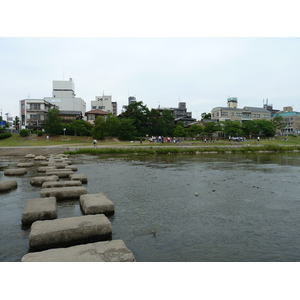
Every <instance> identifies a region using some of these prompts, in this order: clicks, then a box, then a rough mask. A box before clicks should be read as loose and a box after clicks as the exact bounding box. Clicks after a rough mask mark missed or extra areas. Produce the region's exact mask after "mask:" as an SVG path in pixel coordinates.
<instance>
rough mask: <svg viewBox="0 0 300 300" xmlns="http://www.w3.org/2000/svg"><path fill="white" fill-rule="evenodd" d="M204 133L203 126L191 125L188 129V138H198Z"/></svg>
mask: <svg viewBox="0 0 300 300" xmlns="http://www.w3.org/2000/svg"><path fill="white" fill-rule="evenodd" d="M203 131H204V128H203V126H200V125H196V124H194V125H191V126H190V127H189V128H187V129H186V133H187V136H190V137H196V136H199V135H202V133H203Z"/></svg>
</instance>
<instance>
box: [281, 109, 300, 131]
mask: <svg viewBox="0 0 300 300" xmlns="http://www.w3.org/2000/svg"><path fill="white" fill-rule="evenodd" d="M276 116H281V117H282V118H283V123H284V127H283V128H282V129H281V135H289V134H295V135H300V112H297V111H293V108H292V107H291V106H286V107H284V108H283V110H282V111H279V112H278V113H276Z"/></svg>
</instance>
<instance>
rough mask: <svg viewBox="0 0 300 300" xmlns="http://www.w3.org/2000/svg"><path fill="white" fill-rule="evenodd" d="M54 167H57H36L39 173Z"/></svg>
mask: <svg viewBox="0 0 300 300" xmlns="http://www.w3.org/2000/svg"><path fill="white" fill-rule="evenodd" d="M55 169H57V168H56V167H54V166H53V167H44V166H43V167H38V169H37V171H38V172H39V173H46V171H47V170H55Z"/></svg>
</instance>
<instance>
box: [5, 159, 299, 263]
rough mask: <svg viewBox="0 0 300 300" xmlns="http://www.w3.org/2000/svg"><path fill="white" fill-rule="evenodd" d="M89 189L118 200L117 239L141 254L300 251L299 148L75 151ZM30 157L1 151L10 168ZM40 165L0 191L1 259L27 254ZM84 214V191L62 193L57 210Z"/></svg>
mask: <svg viewBox="0 0 300 300" xmlns="http://www.w3.org/2000/svg"><path fill="white" fill-rule="evenodd" d="M70 159H71V160H72V161H73V164H75V165H76V166H77V168H78V171H77V172H78V173H84V174H86V175H87V177H88V183H87V184H86V185H85V186H86V188H87V191H88V193H98V192H102V193H104V194H106V196H107V197H108V198H109V199H110V200H112V201H113V203H114V205H115V214H114V216H113V217H110V221H111V222H112V232H113V239H122V240H123V241H124V242H125V244H126V246H127V247H128V248H129V249H130V250H131V251H132V252H133V254H134V255H135V257H136V260H137V261H138V262H167V261H168V262H179V261H182V262H189V261H192V262H221V261H229V262H233V261H240V262H243V261H257V262H261V261H300V231H299V227H300V226H299V222H300V188H299V183H300V155H299V154H298V153H284V154H278V153H277V154H275V153H274V154H273V153H267V154H266V153H259V154H201V155H173V156H138V157H137V156H115V157H111V156H110V157H108V156H106V157H104V156H102V157H97V156H83V155H76V156H71V158H70ZM20 161H25V158H22V159H21V158H18V160H17V161H16V160H15V158H9V157H2V158H0V180H5V179H11V177H9V178H8V177H6V176H4V174H3V171H4V170H5V169H6V168H9V167H10V168H12V167H16V165H17V163H18V162H20ZM38 166H39V164H38V163H36V166H35V167H32V168H29V169H28V173H27V174H25V175H23V176H19V177H15V178H16V179H17V181H18V188H17V189H15V190H12V191H10V192H7V193H2V194H0V228H1V232H0V261H20V260H21V258H22V256H23V255H24V254H26V253H27V251H28V235H29V230H28V229H24V228H22V226H21V215H22V211H23V209H24V207H25V205H26V202H27V200H28V199H31V198H38V197H39V191H40V187H33V186H31V185H30V179H31V177H33V176H41V175H40V174H38V173H37V171H36V170H37V167H38ZM79 215H81V211H80V207H79V202H78V201H77V200H70V201H68V200H67V201H60V202H58V218H62V217H71V216H79Z"/></svg>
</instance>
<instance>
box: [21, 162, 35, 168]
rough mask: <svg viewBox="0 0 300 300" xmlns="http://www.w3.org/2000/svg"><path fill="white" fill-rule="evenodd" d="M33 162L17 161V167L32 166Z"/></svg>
mask: <svg viewBox="0 0 300 300" xmlns="http://www.w3.org/2000/svg"><path fill="white" fill-rule="evenodd" d="M33 166H34V163H33V162H25V163H18V164H17V167H21V168H25V167H33Z"/></svg>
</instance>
